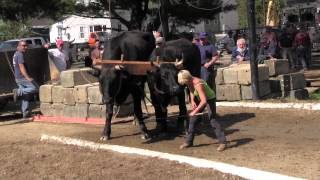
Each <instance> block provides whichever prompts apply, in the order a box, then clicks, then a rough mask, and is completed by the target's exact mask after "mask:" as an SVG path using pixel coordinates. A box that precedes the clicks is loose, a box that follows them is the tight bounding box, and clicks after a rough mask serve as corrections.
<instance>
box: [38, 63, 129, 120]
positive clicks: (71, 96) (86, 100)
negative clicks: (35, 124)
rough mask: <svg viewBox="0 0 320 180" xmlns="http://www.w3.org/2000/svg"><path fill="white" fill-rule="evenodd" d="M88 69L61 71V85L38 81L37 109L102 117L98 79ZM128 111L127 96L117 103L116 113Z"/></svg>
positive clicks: (46, 112)
mask: <svg viewBox="0 0 320 180" xmlns="http://www.w3.org/2000/svg"><path fill="white" fill-rule="evenodd" d="M89 71H90V69H88V68H85V69H80V70H68V71H63V73H61V85H42V86H41V87H40V90H39V96H40V102H41V104H40V110H41V113H42V114H43V115H44V116H56V117H70V118H98V119H102V120H104V118H105V117H106V105H105V104H104V103H103V97H102V94H101V93H100V89H99V83H97V81H98V79H97V78H95V77H94V76H91V75H90V74H89V73H88V72H89ZM86 76H88V77H86ZM88 81H89V82H92V83H89V82H88ZM132 114H133V102H132V97H131V96H129V97H128V98H127V100H126V102H125V103H124V105H121V106H120V110H119V113H118V117H123V116H130V115H132Z"/></svg>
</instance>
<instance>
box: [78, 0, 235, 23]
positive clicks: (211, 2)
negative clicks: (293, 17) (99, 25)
mask: <svg viewBox="0 0 320 180" xmlns="http://www.w3.org/2000/svg"><path fill="white" fill-rule="evenodd" d="M110 2H111V12H112V17H113V18H117V19H119V20H120V22H121V23H122V24H124V25H125V26H127V27H128V28H129V29H132V28H137V29H141V28H142V25H143V24H144V23H145V21H146V20H148V21H151V22H149V23H150V24H152V25H153V27H154V28H155V29H157V27H159V26H160V23H161V18H162V19H165V18H166V17H161V18H160V17H159V14H160V13H159V9H160V8H161V9H162V10H163V8H164V9H165V10H166V12H167V14H166V16H168V17H170V18H171V19H172V20H173V21H175V22H178V23H180V24H189V23H197V22H199V21H200V20H203V19H213V17H214V14H217V13H219V12H222V11H227V10H230V9H233V8H235V7H234V6H232V5H227V6H225V7H223V6H222V0H130V1H128V0H110ZM160 2H161V5H160V4H159V3H160ZM203 9H212V10H203ZM108 10H109V0H96V2H91V3H90V4H89V5H88V6H84V5H83V4H78V5H77V7H76V12H77V13H78V14H80V13H82V14H84V13H85V14H87V15H89V16H102V15H104V14H103V12H104V11H108ZM119 10H130V12H131V15H130V17H131V18H130V19H126V18H124V17H123V16H122V15H121V13H120V12H119Z"/></svg>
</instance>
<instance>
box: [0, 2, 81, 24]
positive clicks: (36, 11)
mask: <svg viewBox="0 0 320 180" xmlns="http://www.w3.org/2000/svg"><path fill="white" fill-rule="evenodd" d="M75 2H76V0H50V1H44V0H1V1H0V19H2V20H4V21H25V20H27V19H29V18H32V17H50V18H53V19H58V18H60V17H61V16H62V15H64V14H66V13H72V12H73V11H74V7H75V6H74V4H75Z"/></svg>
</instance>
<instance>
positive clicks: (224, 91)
mask: <svg viewBox="0 0 320 180" xmlns="http://www.w3.org/2000/svg"><path fill="white" fill-rule="evenodd" d="M258 72H259V83H260V86H262V87H263V91H261V93H260V96H261V97H263V96H266V95H268V94H270V92H271V90H270V83H269V81H268V80H269V68H268V66H267V65H264V64H261V65H259V66H258ZM215 82H216V93H217V100H220V101H239V100H249V99H252V91H251V71H250V64H233V65H231V66H228V67H225V68H219V69H218V70H217V75H216V79H215Z"/></svg>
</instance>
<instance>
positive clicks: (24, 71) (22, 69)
mask: <svg viewBox="0 0 320 180" xmlns="http://www.w3.org/2000/svg"><path fill="white" fill-rule="evenodd" d="M19 68H20V71H21V74H22V75H23V76H24V77H25V78H26V79H27V80H28V81H32V80H33V79H32V78H31V77H30V76H29V74H28V73H27V70H26V67H25V66H24V64H19Z"/></svg>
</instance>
